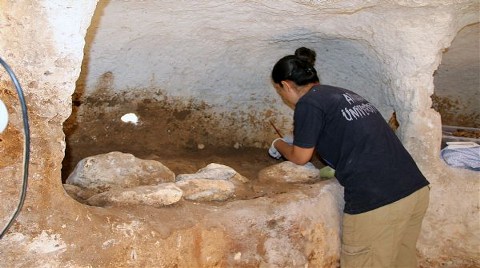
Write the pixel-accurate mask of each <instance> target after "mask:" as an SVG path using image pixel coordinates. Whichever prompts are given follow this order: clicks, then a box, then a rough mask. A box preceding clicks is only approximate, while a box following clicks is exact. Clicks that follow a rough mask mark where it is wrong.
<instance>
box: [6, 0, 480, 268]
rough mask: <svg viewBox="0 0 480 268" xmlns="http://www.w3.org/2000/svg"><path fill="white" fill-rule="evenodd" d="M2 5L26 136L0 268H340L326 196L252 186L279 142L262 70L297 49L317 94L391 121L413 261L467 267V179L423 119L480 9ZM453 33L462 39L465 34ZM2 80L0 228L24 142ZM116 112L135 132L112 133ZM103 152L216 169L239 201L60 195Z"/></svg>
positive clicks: (309, 4) (472, 206) (437, 126)
mask: <svg viewBox="0 0 480 268" xmlns="http://www.w3.org/2000/svg"><path fill="white" fill-rule="evenodd" d="M0 7H1V8H0V10H1V13H0V14H1V15H0V21H1V28H2V31H1V32H0V35H1V37H2V38H0V53H1V54H0V56H2V58H4V59H5V60H6V61H7V62H8V63H9V64H10V65H11V67H12V68H13V69H14V71H15V72H16V74H17V76H18V77H19V79H20V81H21V84H22V86H23V88H24V90H25V95H26V100H27V102H28V105H29V106H28V108H29V119H30V122H31V131H32V140H31V142H32V143H31V161H30V165H29V167H30V173H29V179H30V180H29V186H28V193H27V198H26V200H25V204H24V206H23V209H22V211H21V213H20V215H19V217H18V218H17V219H16V221H15V224H14V225H13V226H12V227H11V228H10V229H9V231H8V232H7V234H6V235H5V236H4V237H3V238H2V239H1V240H0V247H1V248H2V252H1V253H0V258H1V259H2V261H3V263H4V264H5V265H6V266H22V267H37V266H41V265H43V266H51V267H88V266H100V267H307V266H308V267H337V266H338V257H339V252H340V240H339V236H340V223H341V210H342V189H341V187H340V186H339V185H338V183H337V182H336V181H335V180H334V179H331V180H317V181H313V182H312V181H311V180H310V179H311V178H309V179H308V180H307V182H305V183H298V181H296V183H288V182H287V183H282V182H279V181H278V180H271V181H265V182H263V183H258V184H257V183H254V182H255V181H256V180H257V179H258V174H259V173H261V174H267V173H268V174H271V173H269V172H270V171H271V169H272V168H273V169H275V167H278V165H276V164H277V163H278V162H276V161H275V160H272V159H269V158H268V157H267V154H266V148H268V145H269V143H270V142H271V141H272V140H273V139H274V138H276V135H277V134H276V133H275V131H274V130H273V128H272V126H271V124H270V122H273V123H274V124H275V125H276V127H277V128H278V129H279V130H280V131H281V132H283V133H289V132H290V131H291V128H292V110H291V109H290V108H288V107H286V105H284V104H283V102H282V100H281V99H280V97H279V96H277V95H276V92H275V90H274V89H273V88H272V86H271V84H270V71H271V68H272V66H273V64H274V63H275V62H276V61H277V60H278V59H279V58H280V57H282V56H284V55H287V54H291V53H293V51H294V50H295V49H296V48H297V47H300V46H306V47H309V48H312V49H315V50H316V52H317V55H318V56H317V63H316V68H317V69H318V71H319V74H320V79H321V82H322V83H324V84H332V85H337V86H341V87H345V88H349V89H351V90H354V91H356V92H358V93H359V94H361V95H363V96H364V97H366V98H367V99H368V100H369V101H370V102H372V103H373V104H374V105H375V106H376V107H377V108H378V109H379V110H380V112H381V113H382V115H383V116H384V117H385V119H386V120H389V119H390V117H391V115H392V113H393V112H395V114H396V120H397V121H398V124H399V127H398V129H397V130H396V131H397V134H398V136H399V137H400V139H401V140H402V142H403V143H404V145H405V147H406V148H407V149H408V150H409V151H410V153H411V154H412V156H413V157H414V158H415V160H416V161H417V164H418V166H419V167H420V169H421V170H422V172H423V173H424V174H425V176H426V177H427V178H428V180H429V181H430V182H431V186H432V188H431V204H430V207H429V210H428V212H427V215H426V218H425V221H424V225H423V229H422V233H421V237H420V240H419V243H418V256H419V260H420V264H421V266H422V267H440V266H443V267H476V266H479V265H480V262H479V260H478V248H479V246H480V233H479V232H480V231H479V230H480V228H479V227H480V226H479V222H478V217H479V216H480V215H479V207H480V204H479V200H478V194H479V192H478V189H479V181H480V176H479V174H478V172H474V171H471V170H466V169H458V168H452V167H450V166H448V165H446V164H445V163H444V162H443V161H442V160H441V159H440V157H439V153H440V149H441V144H442V118H441V116H440V115H442V116H444V113H443V112H445V111H442V110H441V109H440V108H439V107H438V105H437V106H436V107H435V108H436V109H437V111H438V112H437V111H436V110H435V109H433V108H432V105H433V106H435V101H436V99H435V96H438V95H441V94H440V93H441V92H437V91H436V89H437V87H438V88H441V87H442V83H441V82H440V79H437V78H435V79H437V80H436V81H435V83H434V74H435V71H436V70H437V69H438V68H439V66H440V64H441V63H443V60H442V57H443V56H444V54H443V52H444V51H445V50H446V49H448V48H449V47H450V45H451V44H452V42H453V40H454V39H455V37H456V36H457V34H458V36H460V37H461V38H464V32H463V31H462V29H467V28H468V27H474V28H475V27H477V28H478V22H479V20H478V8H479V3H478V1H472V0H471V1H467V0H464V1H444V0H442V1H437V0H424V1H393V2H389V3H385V1H327V2H325V1H281V2H279V1H270V0H265V1H250V2H238V1H227V2H225V1H216V0H209V1H202V2H201V3H190V2H189V3H186V2H183V1H153V0H152V1H117V0H110V1H100V2H98V3H97V1H95V0H89V1H76V2H72V1H46V0H41V1H35V3H33V2H30V1H21V2H19V3H15V5H13V4H11V3H10V1H7V0H0ZM468 29H470V28H468ZM467 32H468V34H467V36H468V37H467V38H468V40H471V39H470V38H472V37H471V35H476V34H478V33H477V32H476V31H467ZM472 39H475V38H472ZM477 40H478V39H477ZM452 50H453V49H452ZM445 58H446V56H445ZM475 64H477V63H476V62H475V61H473V63H472V64H470V65H468V66H462V68H463V67H465V68H468V69H474V68H476V67H475V66H476V65H475ZM450 68H451V70H453V69H455V70H457V69H456V68H457V67H450ZM439 73H440V71H439ZM0 75H1V76H0V82H1V84H0V86H1V88H0V98H1V99H2V101H4V102H5V103H6V105H7V108H8V109H9V113H10V122H9V125H8V128H7V129H6V131H4V132H3V133H1V134H0V152H1V154H0V160H1V161H0V177H2V178H5V180H4V182H3V185H2V187H1V188H0V189H1V194H2V197H3V198H4V200H5V201H4V202H3V204H2V206H0V215H1V217H0V220H1V222H5V223H6V222H7V221H8V219H9V217H10V216H11V214H12V211H14V209H15V207H16V205H17V200H18V192H19V185H20V184H21V177H22V171H23V170H22V167H23V166H22V149H23V148H22V138H23V136H22V117H21V112H20V110H19V108H18V107H19V106H18V103H17V101H16V95H15V91H14V88H13V85H12V84H11V83H10V82H9V79H8V77H7V76H6V75H5V74H4V73H0ZM474 79H477V80H474V81H478V76H477V77H476V78H475V77H474ZM472 91H473V92H475V91H474V89H472ZM437 93H438V94H437ZM432 96H434V97H433V99H434V100H433V101H432ZM473 96H477V95H475V94H473ZM437 104H438V102H437ZM470 105H474V104H468V105H467V106H469V107H470ZM469 111H471V110H469ZM473 111H474V112H475V110H474V109H473ZM126 114H134V115H135V116H136V118H134V119H135V120H137V121H135V120H133V121H129V122H125V121H123V120H122V118H123V119H125V117H123V116H124V115H126ZM472 118H473V117H472ZM477 123H478V122H477ZM110 152H123V153H129V154H133V155H135V156H136V157H138V158H140V159H144V161H150V160H155V161H158V162H161V163H163V164H164V165H165V166H167V167H170V168H171V170H172V171H173V172H174V173H175V174H177V175H178V174H179V173H195V172H196V171H197V170H199V169H201V168H203V167H205V166H207V165H208V164H210V163H219V164H223V165H227V166H229V167H231V168H233V169H234V170H235V171H237V172H238V173H239V174H240V175H242V176H244V177H245V178H246V179H248V180H249V181H250V182H252V183H251V184H249V183H247V184H245V185H244V187H243V188H242V192H241V193H237V196H236V198H230V199H226V200H223V201H220V202H219V201H214V202H192V201H188V200H182V201H180V202H177V203H175V204H173V205H165V206H148V205H147V206H146V205H131V204H130V205H128V204H127V205H124V206H108V205H107V206H101V205H99V206H95V205H86V204H83V203H81V202H77V201H76V200H74V199H73V198H72V197H71V196H70V195H69V194H67V192H66V190H65V189H64V186H63V184H62V183H63V182H65V180H66V179H67V177H68V176H69V175H70V173H71V172H72V171H73V169H74V167H75V165H76V164H77V163H78V162H79V161H80V160H81V159H84V158H86V157H89V156H95V155H99V154H105V153H110ZM115 154H116V153H115ZM149 163H150V162H149ZM314 164H315V165H317V167H321V163H320V162H318V161H317V162H314ZM87 166H88V165H87ZM282 167H284V166H282ZM126 170H127V171H128V169H126ZM265 170H267V171H268V172H266V171H265ZM277 171H278V170H277ZM280 171H281V170H280ZM290 173H295V172H289V174H290ZM281 176H284V174H283V173H281V172H280V173H278V176H277V175H275V176H274V177H275V178H279V177H281ZM295 179H298V178H297V177H295V178H288V179H287V180H295ZM110 200H111V199H108V200H106V199H101V200H99V199H97V200H96V202H97V203H102V204H104V203H105V202H107V203H108V202H110ZM455 241H462V243H456V242H455Z"/></svg>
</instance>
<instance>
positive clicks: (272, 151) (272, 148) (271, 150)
mask: <svg viewBox="0 0 480 268" xmlns="http://www.w3.org/2000/svg"><path fill="white" fill-rule="evenodd" d="M278 140H282V141H284V142H286V143H288V144H290V145H291V144H293V138H292V137H290V136H286V137H284V138H276V139H274V140H273V141H272V145H271V146H270V148H269V149H268V154H269V155H270V156H271V157H273V158H275V159H277V160H278V159H280V158H282V154H281V153H280V152H279V151H278V150H277V148H275V146H273V144H274V143H275V142H276V141H278Z"/></svg>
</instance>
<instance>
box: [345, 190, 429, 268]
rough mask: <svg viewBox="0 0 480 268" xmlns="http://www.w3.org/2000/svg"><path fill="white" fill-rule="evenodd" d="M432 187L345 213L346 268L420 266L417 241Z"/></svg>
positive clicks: (408, 267)
mask: <svg viewBox="0 0 480 268" xmlns="http://www.w3.org/2000/svg"><path fill="white" fill-rule="evenodd" d="M429 195H430V188H429V187H428V186H426V187H423V188H422V189H420V190H418V191H416V192H415V193H413V194H411V195H409V196H407V197H405V198H403V199H401V200H398V201H396V202H394V203H392V204H389V205H386V206H383V207H380V208H378V209H375V210H372V211H368V212H365V213H361V214H356V215H349V214H346V213H345V214H344V216H343V233H342V253H341V257H340V266H341V267H342V268H350V267H354V268H360V267H368V268H373V267H385V268H415V267H417V254H416V244H417V239H418V236H419V234H420V229H421V226H422V220H423V217H424V215H425V212H426V210H427V207H428V203H429Z"/></svg>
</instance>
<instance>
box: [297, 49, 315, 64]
mask: <svg viewBox="0 0 480 268" xmlns="http://www.w3.org/2000/svg"><path fill="white" fill-rule="evenodd" d="M295 57H297V58H299V59H300V60H303V61H306V62H308V63H309V64H310V65H311V66H312V67H313V66H314V65H315V60H316V57H317V53H316V52H315V51H314V50H312V49H309V48H306V47H299V48H297V49H296V50H295Z"/></svg>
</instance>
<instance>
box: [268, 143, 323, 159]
mask: <svg viewBox="0 0 480 268" xmlns="http://www.w3.org/2000/svg"><path fill="white" fill-rule="evenodd" d="M273 146H275V148H276V149H277V150H278V151H279V152H280V153H281V154H282V155H283V157H285V158H286V159H287V160H288V161H290V162H293V163H295V164H297V165H305V164H306V163H307V162H308V161H310V159H312V156H313V151H314V150H315V147H312V148H302V147H298V146H295V145H290V144H288V143H286V142H284V141H283V140H280V139H279V140H278V141H276V142H275V143H274V144H273Z"/></svg>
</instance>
